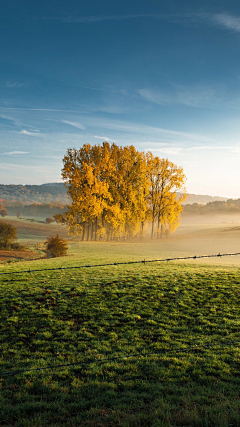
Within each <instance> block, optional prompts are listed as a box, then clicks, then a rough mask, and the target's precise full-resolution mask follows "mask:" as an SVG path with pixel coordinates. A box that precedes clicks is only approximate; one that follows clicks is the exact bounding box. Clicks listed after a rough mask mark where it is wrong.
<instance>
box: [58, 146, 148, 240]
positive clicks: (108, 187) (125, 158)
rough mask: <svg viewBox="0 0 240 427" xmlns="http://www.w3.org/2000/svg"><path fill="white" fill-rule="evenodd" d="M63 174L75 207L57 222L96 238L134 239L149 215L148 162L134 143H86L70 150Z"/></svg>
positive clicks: (83, 235)
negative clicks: (126, 144) (146, 214)
mask: <svg viewBox="0 0 240 427" xmlns="http://www.w3.org/2000/svg"><path fill="white" fill-rule="evenodd" d="M63 163H64V166H63V169H62V177H63V179H64V181H65V185H67V187H68V194H69V196H70V197H71V199H72V205H69V206H68V211H67V212H66V213H65V214H63V215H55V219H56V221H57V222H59V223H62V224H67V226H68V229H69V231H70V233H74V234H82V239H83V240H84V239H85V238H86V239H87V240H89V238H90V239H91V240H92V239H93V238H94V239H95V240H96V239H97V238H100V237H103V236H104V234H106V236H107V239H112V238H120V237H124V238H126V237H131V236H134V235H136V234H137V233H138V232H139V224H140V223H141V222H142V221H144V219H145V212H146V210H147V201H146V194H147V192H148V178H147V163H146V158H145V155H144V153H139V152H138V151H137V150H136V149H135V147H133V146H129V147H118V146H117V145H116V144H109V143H108V142H104V143H103V144H102V145H94V146H91V145H88V144H85V145H84V146H83V147H82V148H80V149H79V150H76V149H69V150H68V151H67V154H66V156H64V159H63Z"/></svg>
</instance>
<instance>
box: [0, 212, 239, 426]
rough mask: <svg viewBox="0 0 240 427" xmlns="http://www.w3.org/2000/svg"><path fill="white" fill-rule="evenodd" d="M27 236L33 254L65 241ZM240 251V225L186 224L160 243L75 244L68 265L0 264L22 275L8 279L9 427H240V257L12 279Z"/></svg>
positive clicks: (0, 381)
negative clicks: (44, 245)
mask: <svg viewBox="0 0 240 427" xmlns="http://www.w3.org/2000/svg"><path fill="white" fill-rule="evenodd" d="M25 222H26V221H25ZM22 224H23V225H21V220H19V240H20V242H21V241H22V242H31V244H32V245H33V244H35V243H38V242H40V243H41V242H43V241H44V240H45V239H46V237H47V235H49V234H53V233H56V230H57V226H56V225H55V226H54V225H52V224H50V225H44V224H43V225H42V229H41V230H40V226H41V224H39V223H32V229H31V228H29V227H26V226H25V225H24V224H25V223H23V221H22ZM49 230H50V231H51V233H49ZM58 230H59V228H58ZM60 230H61V233H63V236H64V235H65V234H64V233H66V231H65V230H63V229H60ZM59 234H60V233H59ZM239 241H240V224H237V223H234V224H233V223H232V222H231V221H229V222H226V221H224V223H222V222H221V221H220V222H219V223H210V222H209V223H205V224H199V223H198V224H196V223H194V221H193V222H192V223H191V221H189V223H186V222H184V221H183V223H182V224H181V226H180V227H179V228H178V230H177V231H176V232H175V233H174V234H173V235H171V236H169V237H168V238H164V239H162V240H159V241H154V242H151V241H150V240H148V239H146V240H144V241H142V242H136V241H135V242H120V243H115V242H109V243H107V242H103V243H101V242H96V243H95V242H84V243H82V242H79V241H78V239H74V238H73V239H71V240H70V243H69V254H68V256H66V257H63V258H59V259H51V258H50V259H43V260H36V261H18V262H11V263H7V262H2V263H0V273H1V272H12V273H11V274H8V275H1V276H0V289H1V300H0V316H1V322H0V329H1V332H0V340H1V344H0V347H1V353H0V425H1V426H16V427H25V426H42V427H43V426H44V427H45V426H51V427H53V426H54V427H57V426H93V427H100V426H104V427H105V426H106V427H108V426H109V427H110V426H111V427H113V426H119V427H120V426H122V427H130V426H134V427H135V426H153V427H155V426H164V427H165V426H169V427H170V426H171V427H173V426H181V427H187V426H194V427H200V426H201V427H203V426H204V427H207V426H208V427H210V426H211V427H213V426H219V427H230V426H240V393H239V389H240V388H239V387H240V344H239V343H237V342H235V341H239V340H240V338H239V324H240V320H239V312H240V270H239V265H240V257H238V256H236V257H232V258H231V257H226V258H213V259H211V258H210V259H209V260H208V259H204V260H196V261H189V262H168V263H150V264H145V265H144V264H136V265H134V264H133V265H123V266H120V265H119V266H117V265H116V266H110V267H101V268H100V267H98V268H89V269H72V270H63V271H62V272H61V271H46V272H35V273H34V272H33V273H22V274H14V273H13V272H14V271H21V270H22V271H23V270H26V269H28V268H29V267H30V268H31V269H34V268H38V269H43V268H52V267H60V266H63V267H64V266H71V265H72V266H74V265H81V264H83V265H84V264H98V263H103V262H118V261H119V262H120V261H121V262H123V261H132V260H139V259H146V260H148V259H158V258H165V257H170V256H191V255H202V254H208V253H209V254H211V253H219V252H221V253H226V252H239V249H240V248H239ZM234 342H235V343H234ZM229 343H232V344H229ZM131 355H136V356H134V357H131ZM111 358H112V359H111ZM102 359H108V360H102ZM70 363H76V365H74V366H65V367H61V368H59V367H58V368H57V367H56V368H50V369H44V370H41V371H31V370H30V371H27V372H16V371H20V370H28V369H36V368H40V367H46V366H48V365H65V364H70ZM13 371H14V372H16V373H15V375H6V374H5V373H6V372H13Z"/></svg>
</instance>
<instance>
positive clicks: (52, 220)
mask: <svg viewBox="0 0 240 427" xmlns="http://www.w3.org/2000/svg"><path fill="white" fill-rule="evenodd" d="M45 222H46V223H47V224H51V223H52V222H54V219H52V218H46V219H45Z"/></svg>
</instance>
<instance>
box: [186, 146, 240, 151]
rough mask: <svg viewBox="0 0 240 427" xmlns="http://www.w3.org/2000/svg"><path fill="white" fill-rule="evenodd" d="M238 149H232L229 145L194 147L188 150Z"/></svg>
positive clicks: (233, 148)
mask: <svg viewBox="0 0 240 427" xmlns="http://www.w3.org/2000/svg"><path fill="white" fill-rule="evenodd" d="M236 148H237V149H239V147H234V146H231V145H212V146H211V145H200V146H196V147H189V148H188V150H235V149H236Z"/></svg>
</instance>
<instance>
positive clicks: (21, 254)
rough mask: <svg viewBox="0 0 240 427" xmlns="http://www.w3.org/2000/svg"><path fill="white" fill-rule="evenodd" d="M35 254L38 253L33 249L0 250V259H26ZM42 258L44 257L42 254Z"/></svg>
mask: <svg viewBox="0 0 240 427" xmlns="http://www.w3.org/2000/svg"><path fill="white" fill-rule="evenodd" d="M37 256H38V253H37V252H34V251H5V250H0V261H7V260H9V259H28V258H35V257H37ZM43 258H45V257H44V256H43Z"/></svg>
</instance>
